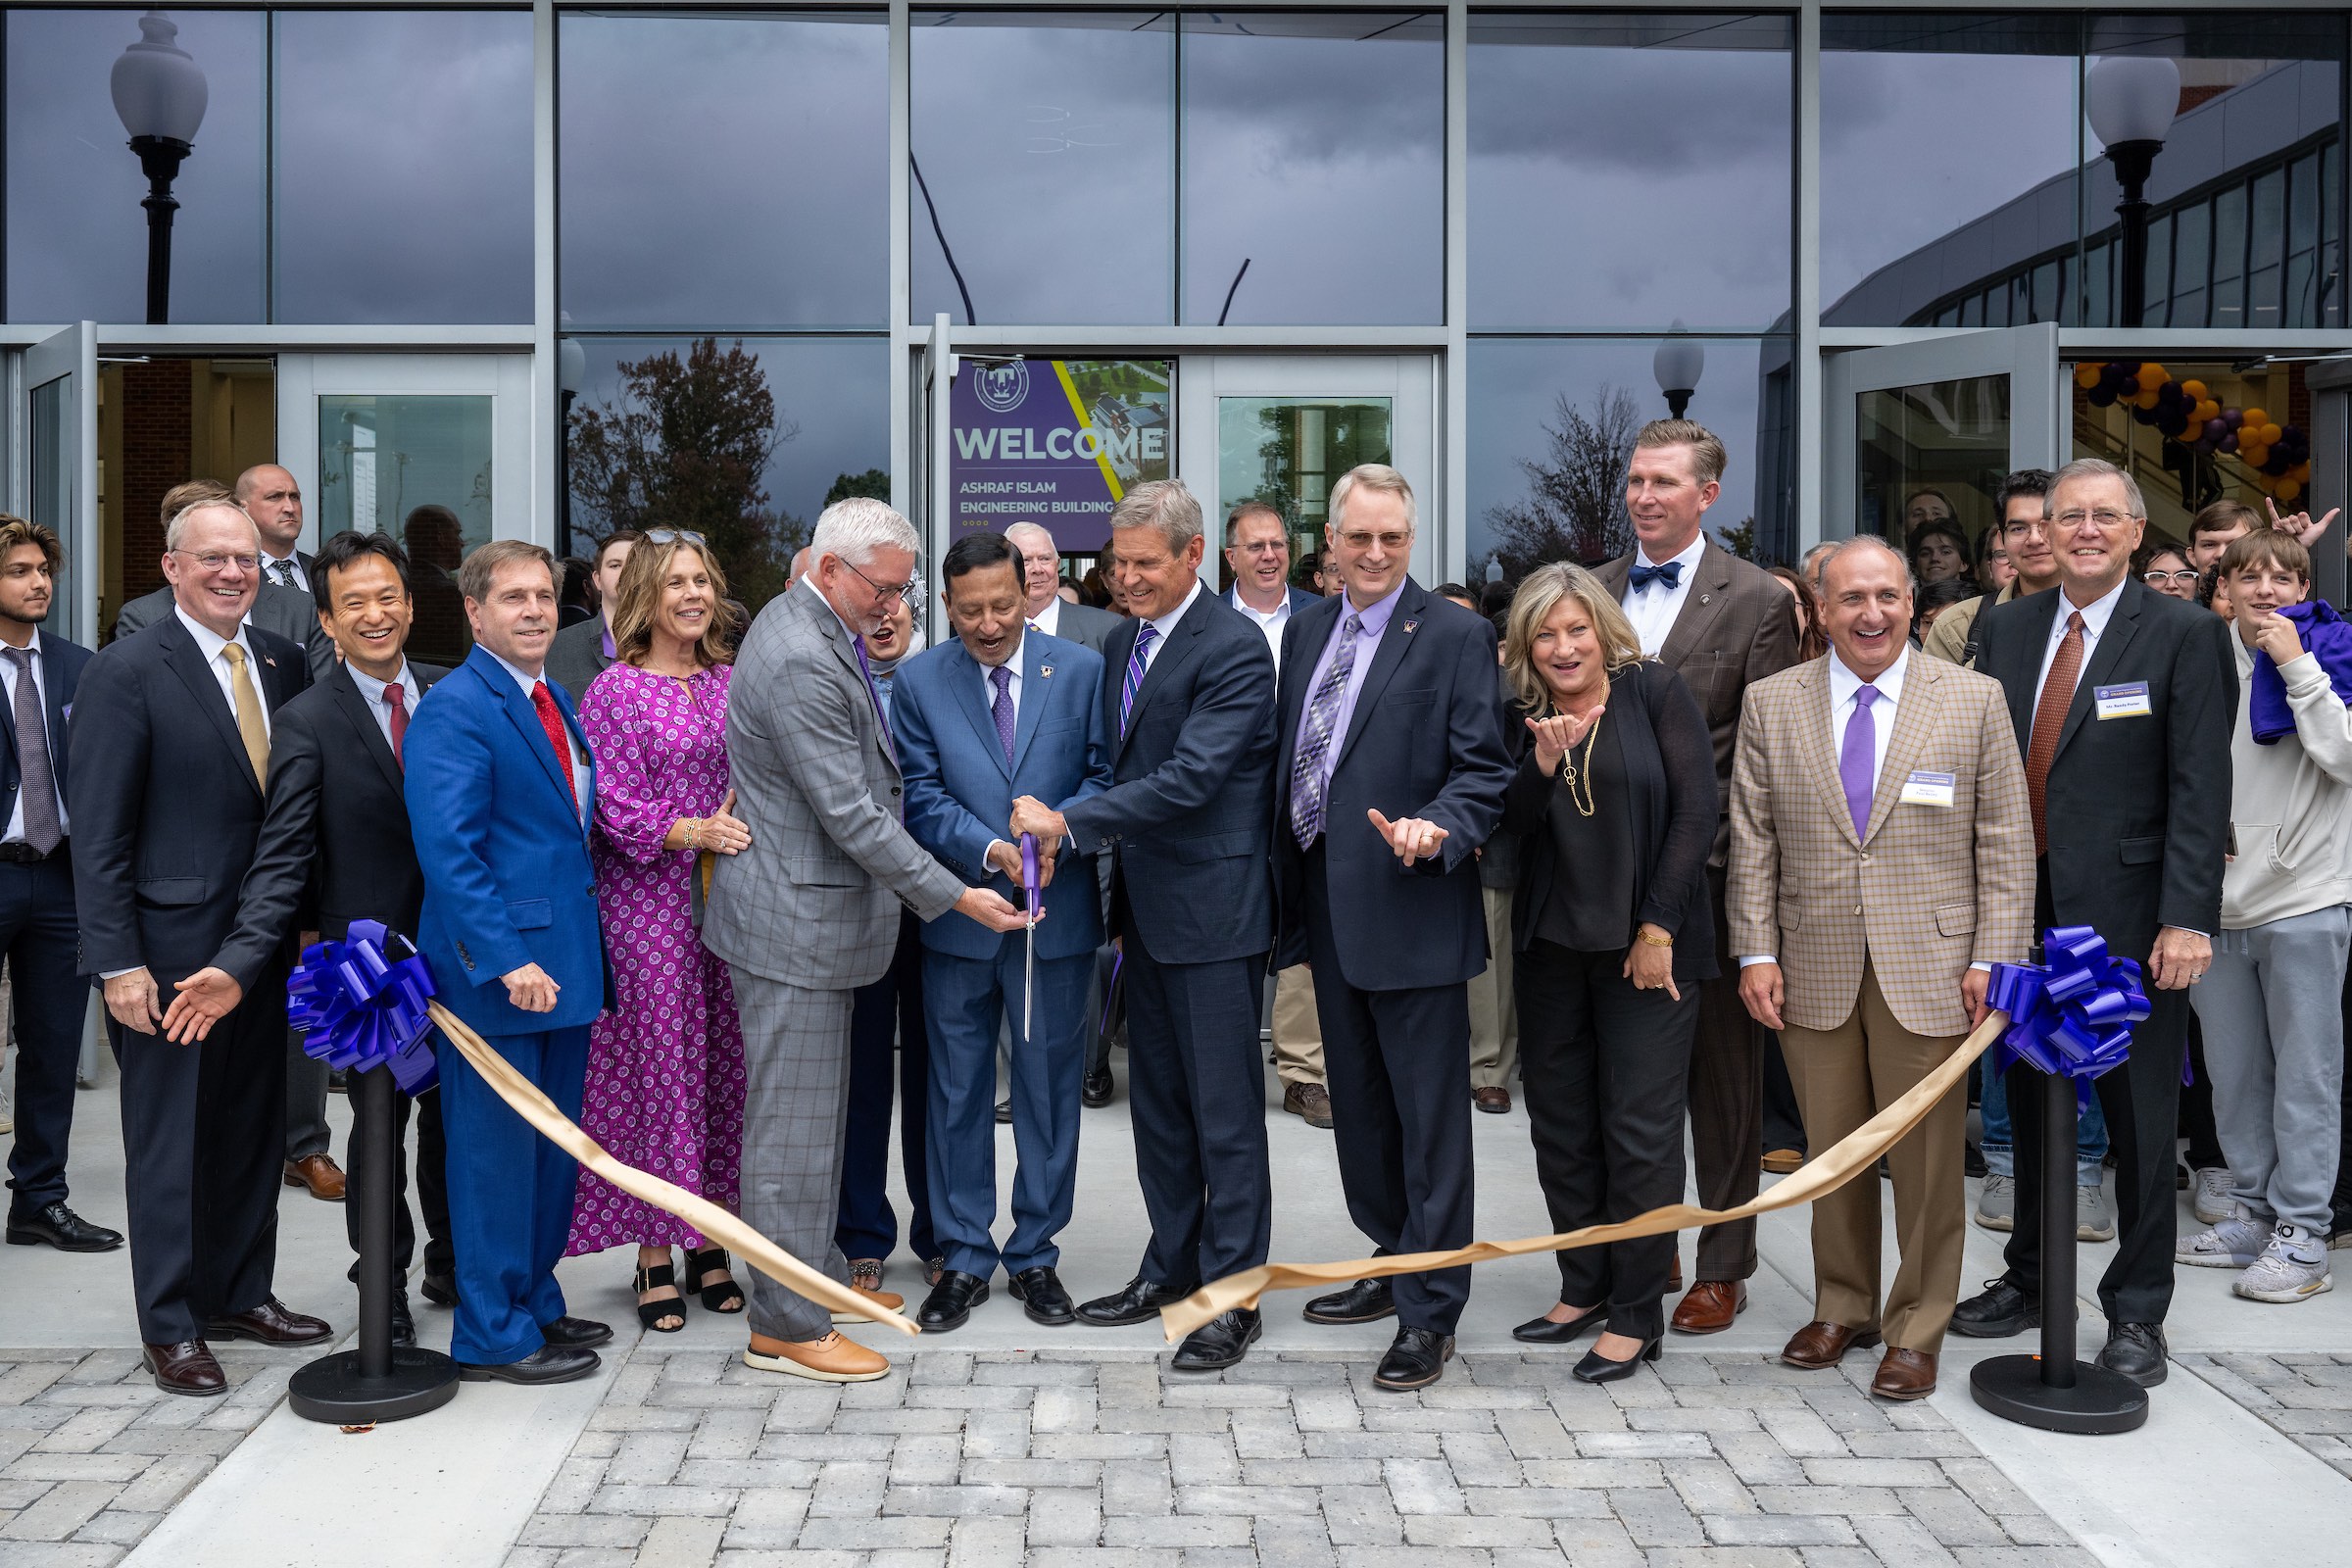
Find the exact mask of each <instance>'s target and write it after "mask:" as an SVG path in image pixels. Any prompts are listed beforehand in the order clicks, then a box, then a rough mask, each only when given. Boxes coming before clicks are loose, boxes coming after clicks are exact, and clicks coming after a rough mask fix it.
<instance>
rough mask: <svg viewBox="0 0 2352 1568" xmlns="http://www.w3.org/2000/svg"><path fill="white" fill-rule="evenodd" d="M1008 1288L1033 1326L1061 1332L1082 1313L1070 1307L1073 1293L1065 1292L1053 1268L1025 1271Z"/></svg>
mask: <svg viewBox="0 0 2352 1568" xmlns="http://www.w3.org/2000/svg"><path fill="white" fill-rule="evenodd" d="M1007 1288H1008V1289H1009V1290H1010V1291H1011V1292H1012V1299H1014V1300H1016V1301H1018V1302H1020V1303H1021V1310H1022V1311H1024V1312H1026V1313H1028V1314H1029V1321H1030V1322H1032V1323H1043V1324H1044V1325H1046V1327H1048V1328H1051V1329H1057V1328H1059V1327H1061V1326H1062V1325H1063V1324H1064V1323H1075V1322H1077V1321H1078V1309H1077V1308H1076V1307H1074V1306H1072V1305H1071V1304H1070V1293H1069V1292H1067V1291H1065V1290H1063V1289H1062V1288H1061V1276H1059V1275H1058V1274H1055V1273H1054V1271H1053V1270H1052V1269H1051V1268H1025V1269H1023V1270H1021V1271H1020V1272H1019V1273H1018V1274H1015V1275H1014V1276H1013V1277H1012V1283H1011V1285H1010V1286H1009V1287H1007Z"/></svg>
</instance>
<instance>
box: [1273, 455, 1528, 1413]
mask: <svg viewBox="0 0 2352 1568" xmlns="http://www.w3.org/2000/svg"><path fill="white" fill-rule="evenodd" d="M1413 521H1414V512H1413V492H1412V487H1411V486H1409V485H1408V484H1406V483H1405V480H1404V476H1403V475H1402V474H1400V473H1398V472H1397V470H1396V469H1394V468H1392V467H1389V466H1386V465H1385V464H1376V463H1368V464H1364V465H1362V466H1358V467H1355V468H1352V469H1350V470H1348V472H1347V473H1346V474H1344V475H1343V476H1342V477H1341V479H1340V482H1339V483H1338V484H1336V485H1334V486H1332V490H1331V523H1330V527H1329V530H1328V540H1327V543H1328V547H1329V548H1328V551H1327V555H1326V559H1328V560H1329V561H1330V562H1331V563H1332V564H1334V565H1335V566H1336V567H1337V569H1338V571H1339V573H1340V577H1341V580H1342V581H1343V582H1344V583H1345V585H1346V587H1345V591H1344V592H1342V593H1341V594H1339V595H1337V596H1335V597H1333V598H1330V599H1326V600H1324V601H1323V602H1322V603H1321V604H1319V605H1316V606H1315V607H1313V608H1312V609H1310V610H1308V611H1307V612H1305V613H1303V614H1299V615H1296V616H1294V617H1293V618H1292V620H1291V624H1290V628H1289V630H1288V631H1287V632H1286V633H1285V634H1284V649H1283V661H1282V667H1283V670H1284V672H1285V674H1284V679H1283V683H1282V709H1281V726H1282V728H1281V736H1282V739H1281V745H1280V749H1279V751H1278V753H1277V754H1276V755H1277V761H1276V764H1275V773H1274V777H1275V812H1274V858H1275V884H1276V889H1277V897H1278V900H1279V904H1280V907H1281V911H1282V934H1281V944H1280V946H1279V948H1278V949H1277V953H1278V955H1279V956H1280V958H1281V960H1282V961H1284V962H1288V963H1299V962H1306V963H1311V964H1313V965H1314V975H1315V1011H1316V1013H1317V1015H1318V1016H1319V1017H1320V1019H1321V1021H1322V1024H1323V1065H1324V1071H1325V1072H1326V1074H1327V1075H1328V1077H1329V1082H1330V1088H1331V1111H1332V1120H1333V1123H1334V1126H1335V1132H1336V1136H1337V1139H1338V1143H1339V1155H1340V1183H1341V1186H1342V1187H1343V1188H1344V1189H1345V1190H1346V1192H1347V1195H1348V1214H1349V1215H1350V1216H1351V1217H1352V1218H1353V1219H1354V1220H1355V1223H1356V1225H1357V1226H1358V1227H1359V1228H1360V1229H1361V1230H1362V1231H1363V1232H1364V1234H1365V1235H1366V1236H1369V1237H1370V1238H1371V1239H1372V1240H1373V1242H1374V1243H1375V1244H1377V1245H1378V1247H1379V1248H1380V1250H1381V1251H1383V1252H1421V1251H1437V1250H1445V1249H1449V1248H1455V1247H1461V1246H1464V1245H1466V1244H1467V1243H1468V1242H1469V1240H1470V1225H1471V1168H1470V1165H1471V1152H1470V994H1469V983H1470V981H1471V980H1473V979H1475V978H1476V977H1477V976H1478V974H1479V973H1480V971H1482V970H1483V969H1485V968H1486V966H1487V921H1486V909H1485V905H1484V902H1483V900H1482V898H1481V896H1480V893H1479V885H1478V858H1477V851H1478V849H1479V847H1480V846H1481V845H1483V844H1485V843H1486V841H1487V838H1488V836H1489V835H1491V834H1492V833H1493V832H1494V831H1495V827H1496V826H1497V825H1498V824H1499V823H1500V822H1501V820H1502V793H1503V788H1504V786H1505V785H1506V784H1508V783H1509V781H1510V776H1511V764H1510V760H1509V757H1508V754H1507V753H1506V752H1505V751H1504V749H1503V742H1502V713H1501V705H1500V703H1499V701H1498V699H1497V695H1496V692H1495V628H1494V626H1493V625H1491V624H1490V623H1489V622H1488V621H1487V620H1486V619H1485V618H1484V617H1482V616H1479V615H1476V614H1473V613H1470V612H1469V611H1466V610H1464V609H1462V608H1461V607H1460V606H1458V605H1452V604H1448V603H1446V601H1445V600H1443V599H1440V598H1438V597H1437V596H1435V595H1434V594H1431V593H1430V592H1429V591H1428V590H1426V589H1424V588H1423V587H1422V586H1421V585H1420V584H1419V583H1417V582H1415V581H1413V580H1412V578H1411V577H1410V576H1408V575H1406V566H1407V564H1409V562H1410V560H1411V557H1412V548H1413ZM1469 1296H1470V1270H1469V1269H1467V1268H1450V1269H1444V1270H1440V1271H1437V1272H1435V1273H1428V1274H1404V1275H1399V1276H1397V1279H1396V1281H1395V1284H1394V1288H1393V1289H1392V1286H1391V1283H1390V1281H1388V1280H1385V1279H1381V1280H1359V1281H1357V1282H1356V1283H1355V1284H1353V1285H1351V1286H1349V1287H1348V1289H1346V1290H1344V1291H1339V1292H1335V1293H1334V1294H1332V1295H1330V1296H1321V1297H1317V1298H1316V1299H1314V1300H1312V1301H1309V1302H1308V1303H1307V1306H1306V1316H1307V1317H1308V1319H1309V1320H1311V1321H1314V1322H1318V1323H1367V1322H1371V1321H1373V1320H1375V1319H1378V1318H1384V1317H1387V1316H1389V1315H1390V1314H1391V1313H1392V1312H1394V1313H1395V1314H1396V1317H1397V1338H1396V1340H1395V1342H1394V1343H1393V1344H1391V1346H1390V1347H1389V1352H1388V1354H1387V1355H1386V1356H1384V1357H1383V1358H1382V1359H1381V1363H1380V1369H1379V1371H1378V1372H1377V1373H1376V1374H1375V1376H1374V1381H1375V1382H1376V1383H1378V1384H1379V1385H1380V1386H1381V1387H1382V1388H1387V1389H1417V1388H1421V1387H1424V1386H1425V1385H1428V1384H1431V1383H1435V1382H1436V1381H1437V1380H1438V1379H1439V1378H1440V1377H1441V1376H1443V1375H1444V1373H1445V1370H1446V1359H1447V1358H1448V1357H1449V1356H1451V1355H1452V1353H1453V1330H1454V1325H1455V1323H1456V1322H1458V1321H1459V1320H1460V1318H1461V1315H1462V1305H1463V1303H1464V1302H1465V1301H1466V1300H1468V1299H1469Z"/></svg>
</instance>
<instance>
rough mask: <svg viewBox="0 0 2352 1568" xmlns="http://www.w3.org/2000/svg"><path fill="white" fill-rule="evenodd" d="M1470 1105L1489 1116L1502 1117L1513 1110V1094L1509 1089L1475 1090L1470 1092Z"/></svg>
mask: <svg viewBox="0 0 2352 1568" xmlns="http://www.w3.org/2000/svg"><path fill="white" fill-rule="evenodd" d="M1470 1103H1472V1104H1473V1105H1476V1106H1477V1107H1478V1108H1479V1109H1481V1110H1483V1111H1485V1112H1487V1113H1488V1114H1489V1115H1492V1116H1500V1115H1503V1114H1505V1113H1507V1112H1508V1111H1509V1110H1510V1108H1511V1092H1510V1091H1509V1090H1508V1089H1473V1090H1471V1091H1470Z"/></svg>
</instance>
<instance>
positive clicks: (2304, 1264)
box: [2229, 1225, 2335, 1301]
mask: <svg viewBox="0 0 2352 1568" xmlns="http://www.w3.org/2000/svg"><path fill="white" fill-rule="evenodd" d="M2229 1288H2230V1289H2231V1290H2233V1291H2235V1292H2236V1293H2237V1294H2238V1295H2240V1296H2242V1297H2244V1298H2245V1299H2247V1300H2249V1301H2301V1300H2305V1299H2309V1298H2311V1297H2314V1296H2320V1295H2324V1294H2325V1293H2327V1292H2328V1291H2332V1290H2334V1289H2335V1278H2334V1276H2333V1275H2331V1274H2329V1273H2328V1272H2327V1246H2326V1245H2325V1244H2324V1243H2323V1242H2322V1241H2321V1240H2320V1238H2319V1237H2317V1236H2314V1235H2313V1234H2312V1233H2311V1232H2309V1231H2307V1230H2305V1229H2303V1228H2302V1227H2301V1226H2299V1225H2281V1226H2279V1227H2278V1231H2277V1232H2276V1233H2275V1234H2274V1235H2273V1236H2272V1237H2271V1241H2270V1245H2269V1246H2268V1247H2266V1248H2264V1249H2263V1251H2262V1255H2261V1256H2260V1257H2258V1258H2256V1259H2255V1260H2254V1266H2253V1267H2251V1268H2249V1269H2247V1270H2246V1271H2245V1272H2244V1273H2243V1274H2240V1275H2239V1276H2238V1277H2237V1283H2236V1284H2234V1285H2232V1286H2230V1287H2229Z"/></svg>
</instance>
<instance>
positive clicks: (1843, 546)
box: [1805, 533, 1919, 600]
mask: <svg viewBox="0 0 2352 1568" xmlns="http://www.w3.org/2000/svg"><path fill="white" fill-rule="evenodd" d="M1856 550H1864V551H1873V550H1875V551H1877V552H1878V553H1880V554H1881V555H1884V556H1886V557H1887V559H1889V560H1891V561H1892V562H1893V563H1894V564H1896V565H1898V566H1900V567H1902V568H1903V586H1904V587H1905V588H1908V589H1909V590H1910V591H1911V593H1912V594H1913V596H1914V597H1916V596H1917V595H1918V593H1919V576H1918V574H1917V573H1915V572H1914V571H1912V569H1911V560H1910V558H1909V557H1908V556H1905V555H1904V554H1903V553H1902V552H1901V551H1900V550H1897V549H1895V548H1894V546H1893V545H1891V544H1889V543H1887V540H1886V538H1885V537H1884V536H1883V535H1880V534H1875V533H1858V534H1855V535H1854V536H1853V537H1852V538H1851V539H1824V540H1823V541H1822V542H1821V543H1820V544H1817V545H1815V546H1814V547H1813V549H1812V550H1808V551H1806V552H1805V554H1806V555H1807V556H1811V555H1813V554H1814V553H1815V552H1819V553H1820V555H1821V568H1820V570H1819V572H1818V573H1817V574H1816V575H1815V577H1814V579H1813V580H1814V581H1815V582H1817V583H1819V584H1820V585H1821V597H1822V598H1823V599H1824V600H1827V599H1828V598H1829V597H1830V568H1831V567H1832V566H1834V565H1836V564H1838V557H1839V556H1843V555H1849V554H1851V553H1852V552H1854V551H1856Z"/></svg>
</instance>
